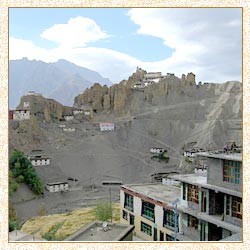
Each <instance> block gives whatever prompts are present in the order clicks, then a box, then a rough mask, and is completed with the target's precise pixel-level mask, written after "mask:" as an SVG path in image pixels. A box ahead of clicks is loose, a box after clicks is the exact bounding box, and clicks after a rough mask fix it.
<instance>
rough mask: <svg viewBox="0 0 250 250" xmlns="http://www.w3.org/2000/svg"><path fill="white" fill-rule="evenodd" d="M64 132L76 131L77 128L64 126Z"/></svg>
mask: <svg viewBox="0 0 250 250" xmlns="http://www.w3.org/2000/svg"><path fill="white" fill-rule="evenodd" d="M63 131H64V132H75V131H76V129H75V128H63Z"/></svg>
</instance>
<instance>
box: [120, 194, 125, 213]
mask: <svg viewBox="0 0 250 250" xmlns="http://www.w3.org/2000/svg"><path fill="white" fill-rule="evenodd" d="M124 199H125V195H124V192H123V191H122V190H120V207H121V209H123V208H124Z"/></svg>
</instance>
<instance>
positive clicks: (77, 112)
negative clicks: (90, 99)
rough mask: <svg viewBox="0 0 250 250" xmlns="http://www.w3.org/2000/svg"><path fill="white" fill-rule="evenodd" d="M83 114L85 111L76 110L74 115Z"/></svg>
mask: <svg viewBox="0 0 250 250" xmlns="http://www.w3.org/2000/svg"><path fill="white" fill-rule="evenodd" d="M82 113H83V110H82V109H74V110H73V114H74V115H78V114H82Z"/></svg>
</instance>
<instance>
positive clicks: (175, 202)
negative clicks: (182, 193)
mask: <svg viewBox="0 0 250 250" xmlns="http://www.w3.org/2000/svg"><path fill="white" fill-rule="evenodd" d="M179 201H180V200H179V199H178V198H177V199H176V200H174V201H173V203H172V205H173V206H174V209H173V211H174V241H176V238H177V232H178V210H177V203H178V202H179Z"/></svg>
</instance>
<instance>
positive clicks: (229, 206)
mask: <svg viewBox="0 0 250 250" xmlns="http://www.w3.org/2000/svg"><path fill="white" fill-rule="evenodd" d="M198 154H199V155H200V156H202V157H206V158H207V171H206V172H202V173H194V174H181V175H180V174H178V175H169V177H168V178H170V179H171V180H173V182H171V181H170V182H169V181H165V184H137V185H123V186H121V192H120V197H121V199H120V205H121V222H122V223H127V224H132V225H135V232H136V234H137V235H138V236H140V237H141V238H143V239H145V240H160V241H163V240H167V241H173V240H179V241H224V240H225V241H227V240H228V239H229V238H228V237H232V236H234V235H237V237H235V238H237V239H239V241H240V240H241V239H242V238H241V236H240V235H241V234H242V155H241V153H227V154H225V153H217V152H216V153H208V152H202V153H198ZM174 201H175V202H176V207H175V209H174V205H173V204H174ZM177 213H178V216H176V215H177ZM177 218H178V219H177Z"/></svg>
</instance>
